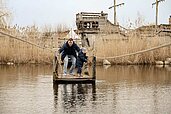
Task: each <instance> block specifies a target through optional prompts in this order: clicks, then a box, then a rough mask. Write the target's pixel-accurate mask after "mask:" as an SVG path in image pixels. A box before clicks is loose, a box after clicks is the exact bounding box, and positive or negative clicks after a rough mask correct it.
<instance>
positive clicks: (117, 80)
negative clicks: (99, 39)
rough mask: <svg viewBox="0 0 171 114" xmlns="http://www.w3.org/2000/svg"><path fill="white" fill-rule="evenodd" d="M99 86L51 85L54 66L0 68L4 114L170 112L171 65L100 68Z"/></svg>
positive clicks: (1, 113)
mask: <svg viewBox="0 0 171 114" xmlns="http://www.w3.org/2000/svg"><path fill="white" fill-rule="evenodd" d="M96 71H97V81H96V83H95V84H59V85H58V84H53V78H52V66H49V65H19V66H4V65H1V66H0V114H170V113H171V67H169V66H164V67H163V66H105V67H104V66H97V69H96Z"/></svg>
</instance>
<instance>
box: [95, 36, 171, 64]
mask: <svg viewBox="0 0 171 114" xmlns="http://www.w3.org/2000/svg"><path fill="white" fill-rule="evenodd" d="M138 36H139V35H138ZM138 36H137V33H136V35H135V34H132V35H130V36H129V38H128V39H123V37H122V36H120V35H116V34H113V35H106V36H97V38H98V39H97V38H96V42H95V49H96V56H97V62H99V63H102V59H107V60H109V61H110V62H111V63H112V64H154V63H155V61H158V60H160V61H164V60H166V58H168V57H171V49H170V47H164V48H160V49H156V50H153V51H150V52H145V53H141V54H137V55H132V56H126V57H121V58H114V57H116V56H120V55H125V54H129V53H134V52H138V51H142V50H146V49H150V48H152V47H156V46H159V45H161V44H165V43H169V42H171V37H168V36H154V37H143V38H142V37H138ZM109 57H110V58H109Z"/></svg>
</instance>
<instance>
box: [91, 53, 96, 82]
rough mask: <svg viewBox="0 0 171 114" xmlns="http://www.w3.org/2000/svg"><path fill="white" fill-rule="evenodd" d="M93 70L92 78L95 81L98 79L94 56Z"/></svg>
mask: <svg viewBox="0 0 171 114" xmlns="http://www.w3.org/2000/svg"><path fill="white" fill-rule="evenodd" d="M92 63H93V64H92V70H93V72H92V73H93V74H92V77H93V79H96V57H95V56H93V60H92Z"/></svg>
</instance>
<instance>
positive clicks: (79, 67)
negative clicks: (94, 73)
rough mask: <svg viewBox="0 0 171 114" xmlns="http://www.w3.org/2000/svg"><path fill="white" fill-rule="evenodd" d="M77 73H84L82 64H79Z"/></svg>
mask: <svg viewBox="0 0 171 114" xmlns="http://www.w3.org/2000/svg"><path fill="white" fill-rule="evenodd" d="M77 73H78V74H81V73H82V66H77Z"/></svg>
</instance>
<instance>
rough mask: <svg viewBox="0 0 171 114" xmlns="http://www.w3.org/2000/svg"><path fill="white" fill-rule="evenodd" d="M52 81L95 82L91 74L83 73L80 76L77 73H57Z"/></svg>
mask: <svg viewBox="0 0 171 114" xmlns="http://www.w3.org/2000/svg"><path fill="white" fill-rule="evenodd" d="M53 81H54V83H95V79H94V78H92V76H88V75H83V76H81V77H79V76H77V75H74V76H73V75H66V76H64V75H62V74H59V75H58V78H55V79H54V80H53Z"/></svg>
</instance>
